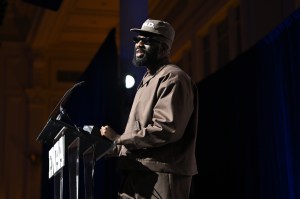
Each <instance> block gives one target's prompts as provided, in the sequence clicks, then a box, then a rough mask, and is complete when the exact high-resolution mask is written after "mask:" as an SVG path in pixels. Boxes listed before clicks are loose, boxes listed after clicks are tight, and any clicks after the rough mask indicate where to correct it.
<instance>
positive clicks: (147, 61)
mask: <svg viewBox="0 0 300 199" xmlns="http://www.w3.org/2000/svg"><path fill="white" fill-rule="evenodd" d="M139 49H140V50H141V51H143V53H144V55H143V56H142V57H137V56H136V52H135V50H136V49H134V53H133V59H132V63H133V64H134V65H135V66H146V67H151V66H154V65H156V64H157V63H158V61H159V59H158V52H159V47H158V46H152V47H150V48H148V49H145V48H139Z"/></svg>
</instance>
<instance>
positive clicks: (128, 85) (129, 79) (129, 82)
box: [125, 75, 135, 89]
mask: <svg viewBox="0 0 300 199" xmlns="http://www.w3.org/2000/svg"><path fill="white" fill-rule="evenodd" d="M134 84H135V80H134V78H133V77H132V76H131V75H126V77H125V87H126V88H127V89H130V88H132V87H133V86H134Z"/></svg>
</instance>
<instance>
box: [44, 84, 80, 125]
mask: <svg viewBox="0 0 300 199" xmlns="http://www.w3.org/2000/svg"><path fill="white" fill-rule="evenodd" d="M84 84H85V81H81V82H79V83H76V84H74V85H73V86H72V87H71V88H69V89H68V90H67V91H66V92H65V94H64V95H63V97H62V98H61V99H60V100H59V102H58V103H57V105H56V106H55V108H54V109H53V111H52V112H51V114H50V116H49V118H52V119H54V118H55V119H58V120H59V119H60V114H59V113H63V108H62V104H64V103H66V101H67V100H68V98H69V97H70V96H71V94H72V93H73V92H74V91H75V90H76V89H77V88H79V87H81V86H82V85H84Z"/></svg>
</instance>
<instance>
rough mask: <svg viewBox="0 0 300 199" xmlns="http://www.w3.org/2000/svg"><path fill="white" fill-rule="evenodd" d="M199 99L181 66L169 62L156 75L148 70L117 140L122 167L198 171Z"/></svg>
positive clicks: (189, 172)
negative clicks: (196, 151)
mask: <svg viewBox="0 0 300 199" xmlns="http://www.w3.org/2000/svg"><path fill="white" fill-rule="evenodd" d="M197 103H198V99H197V89H196V86H195V84H194V83H193V82H192V80H191V79H190V77H189V76H188V75H187V74H186V73H185V72H183V71H182V70H181V69H180V68H179V67H178V66H175V65H172V64H167V65H164V66H162V67H161V68H160V69H158V71H157V72H156V74H154V75H150V74H148V73H146V74H145V76H144V78H143V79H142V82H141V84H140V86H139V87H138V90H137V93H136V96H135V98H134V102H133V105H132V108H131V112H130V115H129V118H128V122H127V126H126V129H125V132H124V133H123V134H122V135H121V137H120V139H119V140H118V142H119V143H118V144H120V145H121V150H120V152H119V156H120V157H122V158H121V164H120V165H121V168H123V169H130V170H134V169H139V168H141V167H139V166H136V165H142V167H146V169H150V170H152V171H155V172H170V173H175V174H181V175H195V174H197V165H196V158H195V147H196V134H197V120H198V119H197V116H198V112H197V111H198V105H197ZM136 163H138V164H136Z"/></svg>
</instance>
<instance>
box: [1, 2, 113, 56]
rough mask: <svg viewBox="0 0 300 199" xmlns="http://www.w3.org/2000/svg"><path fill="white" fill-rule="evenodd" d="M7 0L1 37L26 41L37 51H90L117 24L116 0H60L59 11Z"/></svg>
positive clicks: (40, 52)
mask: <svg viewBox="0 0 300 199" xmlns="http://www.w3.org/2000/svg"><path fill="white" fill-rule="evenodd" d="M7 1H8V6H7V8H6V14H5V17H4V21H3V24H2V26H0V38H1V41H2V42H26V44H27V45H28V46H29V48H30V49H31V50H32V51H33V53H36V54H48V53H50V54H52V53H59V52H64V53H66V54H68V53H73V52H78V53H87V54H89V53H91V52H94V51H95V50H96V49H97V48H98V47H99V45H101V43H102V42H103V40H104V39H105V37H106V36H107V34H108V33H109V31H110V30H111V29H112V28H117V27H119V0H63V1H62V4H61V5H60V8H59V10H58V11H53V10H50V9H45V8H43V7H41V6H36V5H34V4H31V3H27V2H25V1H23V0H7Z"/></svg>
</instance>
